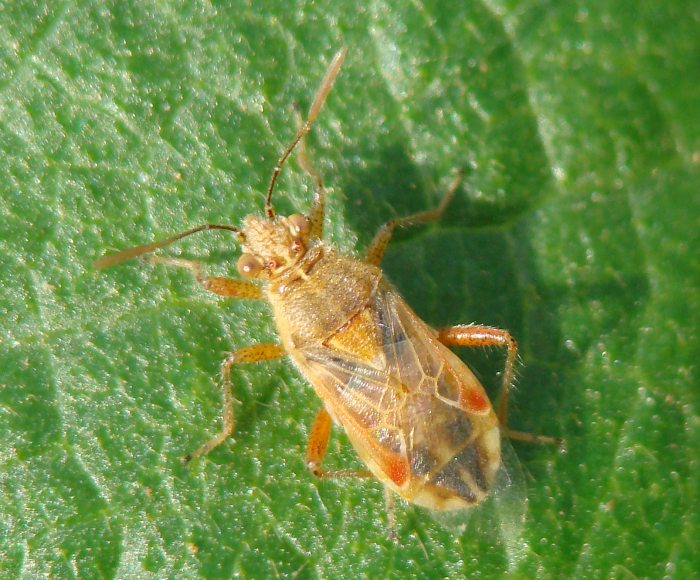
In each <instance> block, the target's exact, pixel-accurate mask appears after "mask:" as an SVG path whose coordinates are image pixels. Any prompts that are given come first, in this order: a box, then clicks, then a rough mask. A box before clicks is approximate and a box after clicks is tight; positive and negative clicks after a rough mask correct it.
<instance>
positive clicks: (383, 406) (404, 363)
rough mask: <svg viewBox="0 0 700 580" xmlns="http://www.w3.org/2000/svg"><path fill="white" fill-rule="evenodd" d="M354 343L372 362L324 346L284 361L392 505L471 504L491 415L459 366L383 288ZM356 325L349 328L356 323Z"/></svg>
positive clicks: (487, 452) (484, 484)
mask: <svg viewBox="0 0 700 580" xmlns="http://www.w3.org/2000/svg"><path fill="white" fill-rule="evenodd" d="M367 312H369V313H370V314H371V317H367V316H364V317H363V318H362V321H363V322H361V323H360V322H357V324H365V325H371V326H372V328H366V329H362V328H360V329H359V330H361V331H362V332H361V335H362V336H374V337H375V338H376V339H377V341H378V342H379V345H378V348H377V349H376V350H375V351H374V354H373V356H372V357H367V356H366V355H365V353H366V352H367V349H366V348H364V349H363V350H362V351H361V352H362V353H363V354H362V355H360V354H359V353H358V354H357V355H355V354H353V353H352V352H350V351H349V350H347V349H345V350H342V351H341V350H338V349H336V348H332V347H330V346H327V345H317V346H313V347H306V348H304V349H302V350H299V351H296V352H295V353H293V356H294V359H295V361H296V362H297V364H298V365H299V366H300V367H301V369H302V371H303V372H304V373H305V374H307V375H309V377H310V378H311V379H312V380H311V383H312V384H313V385H314V387H315V389H316V390H317V392H318V394H319V396H320V397H321V399H322V400H323V401H324V402H325V404H326V408H327V409H328V411H329V412H330V414H331V416H333V418H334V420H335V421H337V422H338V423H340V424H341V425H342V426H343V427H344V429H345V430H346V432H347V434H348V436H349V438H350V440H351V442H352V443H353V445H354V447H355V448H356V449H357V451H358V453H359V454H360V456H361V458H362V459H363V460H364V461H365V462H366V463H367V465H368V466H369V468H370V469H371V470H372V471H373V472H374V473H375V475H376V476H377V477H378V478H379V479H380V480H381V481H382V482H384V483H385V484H386V485H389V486H390V487H392V489H394V490H395V491H396V492H397V493H399V495H401V496H402V497H404V498H406V499H408V500H410V501H413V502H415V503H418V504H419V505H424V506H426V507H430V508H432V509H439V510H443V509H455V508H458V507H467V506H468V505H473V504H475V503H478V502H480V501H481V500H482V499H483V498H484V497H485V495H486V494H487V492H488V490H489V487H490V484H491V482H492V480H493V479H494V476H495V474H496V471H497V470H498V467H499V465H500V435H499V432H498V431H499V430H498V422H497V419H496V417H495V415H494V414H493V411H492V409H491V407H490V405H488V403H486V406H485V407H482V408H478V409H474V408H470V407H469V405H468V403H467V402H468V401H469V400H474V399H475V397H474V396H473V395H474V393H476V398H477V399H478V400H481V401H488V399H487V398H486V395H485V393H484V392H483V388H482V387H481V385H480V384H479V382H478V380H477V379H476V377H474V375H473V373H472V372H471V371H470V370H469V369H468V368H467V366H466V365H465V364H464V363H463V362H462V361H461V360H460V359H459V358H458V357H457V356H456V355H454V354H453V353H452V352H451V351H450V350H449V349H448V348H446V347H445V346H444V345H442V344H441V343H440V342H439V341H438V340H437V338H436V336H435V333H434V331H432V330H431V329H430V328H429V327H428V326H427V325H426V324H425V323H424V322H422V321H421V320H420V319H419V318H418V317H417V316H416V315H415V314H414V313H413V312H412V311H411V310H410V308H409V307H408V306H407V305H406V304H405V302H404V301H403V300H402V299H401V298H400V296H398V294H396V293H395V292H394V291H392V290H391V289H390V288H388V287H385V286H380V288H379V289H378V290H377V292H376V294H375V295H374V297H373V300H372V302H371V303H370V304H368V305H367ZM358 320H359V318H358Z"/></svg>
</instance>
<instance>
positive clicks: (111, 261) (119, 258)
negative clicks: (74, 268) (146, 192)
mask: <svg viewBox="0 0 700 580" xmlns="http://www.w3.org/2000/svg"><path fill="white" fill-rule="evenodd" d="M202 230H227V231H229V232H234V233H235V234H236V235H237V236H238V239H239V240H240V241H241V242H242V241H244V238H243V232H242V231H241V228H239V227H236V226H221V225H218V224H202V225H201V226H197V227H196V228H192V229H191V230H187V231H186V232H181V233H179V234H177V235H174V236H172V237H170V238H168V239H167V240H162V241H160V242H151V243H150V244H143V245H142V246H136V247H135V248H127V249H126V250H122V251H121V252H115V253H114V254H107V255H106V256H102V257H101V258H100V259H99V260H96V261H95V262H94V263H93V264H92V265H93V267H95V268H109V267H110V266H114V265H115V264H120V263H121V262H124V261H126V260H130V259H131V258H137V257H138V256H142V255H143V254H149V253H151V252H155V251H156V250H159V249H160V248H164V247H165V246H169V245H170V244H172V243H173V242H177V241H178V240H181V239H182V238H186V237H187V236H191V235H192V234H196V233H197V232H201V231H202Z"/></svg>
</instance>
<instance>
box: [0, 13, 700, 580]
mask: <svg viewBox="0 0 700 580" xmlns="http://www.w3.org/2000/svg"><path fill="white" fill-rule="evenodd" d="M346 4H347V3H344V2H334V3H331V2H320V3H318V2H317V3H313V4H312V3H300V2H291V3H287V4H281V3H272V2H257V3H255V5H252V4H244V3H227V4H221V5H219V4H218V3H215V4H211V3H200V2H164V1H161V2H121V3H108V4H100V3H90V2H72V3H46V4H42V3H39V2H33V1H29V0H28V1H25V2H21V1H18V2H11V3H5V4H3V6H2V8H1V9H0V31H2V34H0V150H1V152H2V154H1V155H0V192H1V198H0V224H1V225H0V267H1V271H2V275H3V283H2V286H1V287H0V315H1V316H0V356H1V357H2V359H1V364H0V440H1V441H2V444H1V446H0V575H1V576H3V577H11V576H22V577H38V576H49V575H50V576H55V577H70V576H73V577H94V576H104V577H144V576H149V575H151V576H157V577H167V576H175V575H181V576H206V577H217V576H222V577H227V576H231V575H233V574H240V575H244V576H246V577H272V576H276V575H279V576H285V577H288V576H295V575H298V576H301V577H338V578H344V577H392V576H395V577H407V576H416V577H459V576H471V575H476V574H482V575H483V576H485V577H497V576H501V575H503V574H511V575H514V576H517V577H534V576H538V577H615V578H619V577H662V576H668V577H678V578H682V577H688V576H690V575H692V574H693V573H694V572H696V571H697V570H698V569H699V568H700V561H699V559H698V555H697V554H698V552H697V549H696V542H697V537H698V535H699V534H700V521H699V518H700V516H699V515H698V514H699V513H700V510H699V509H698V482H700V463H699V462H698V452H699V451H700V419H699V415H698V405H699V404H700V396H699V395H700V391H699V390H698V385H699V384H700V373H699V372H698V360H699V356H698V355H699V354H700V348H699V347H700V345H699V339H698V329H699V328H700V284H699V281H700V257H699V256H700V244H699V243H698V242H699V237H700V234H699V232H700V228H698V224H699V223H700V196H699V195H698V192H697V189H698V185H697V184H698V183H700V107H698V98H697V90H698V89H697V87H698V83H699V82H700V78H699V74H698V71H699V69H698V67H697V64H698V58H699V57H700V36H699V35H698V34H697V28H698V20H700V8H698V5H697V3H672V2H670V3H659V2H651V1H648V2H637V3H635V4H634V6H632V5H631V4H630V3H628V2H616V1H613V2H595V3H590V2H589V3H584V4H585V7H584V6H583V4H581V3H578V4H575V3H567V2H551V3H541V2H508V1H502V0H496V2H491V3H488V4H485V5H482V4H478V3H471V2H470V3H466V2H465V3H461V4H454V5H450V6H448V4H447V3H438V2H433V3H412V4H405V3H399V2H395V3H381V2H374V3H369V4H368V5H357V4H356V3H352V4H347V5H346ZM341 46H347V47H348V49H349V52H348V58H347V61H346V64H345V65H344V67H343V69H342V72H341V75H340V77H339V79H338V81H337V83H336V86H335V88H334V90H333V92H332V93H331V95H330V96H329V98H328V101H327V103H326V106H325V108H324V110H323V112H322V114H321V117H320V118H319V120H318V122H317V124H316V126H315V128H314V131H313V132H312V135H311V136H310V138H309V140H308V144H307V148H308V152H309V155H310V156H311V157H312V158H313V159H314V162H315V164H316V166H317V167H318V169H319V171H320V173H321V174H322V175H323V176H324V179H325V182H326V183H327V185H328V186H329V188H330V195H329V200H328V205H329V207H328V213H327V216H328V222H327V231H328V238H329V240H330V241H332V243H334V244H335V245H336V246H337V247H339V248H340V249H342V250H343V251H345V252H348V253H357V255H360V252H361V251H362V249H363V248H364V247H365V246H366V244H367V243H368V242H369V241H370V240H371V238H372V236H373V234H374V232H375V231H376V229H377V228H378V227H379V225H380V224H381V223H382V222H384V221H386V220H387V219H390V218H392V217H396V216H399V215H406V214H409V213H412V212H416V211H421V210H425V209H428V208H430V207H433V206H434V205H435V204H436V203H437V202H438V200H439V199H440V194H441V191H443V190H444V188H445V187H446V186H447V183H448V182H449V179H450V176H451V175H452V172H453V171H454V170H456V169H460V168H462V169H467V178H466V182H465V185H464V187H463V188H462V189H461V190H460V191H459V192H458V194H457V196H456V199H455V200H454V201H453V202H452V204H451V205H450V207H449V210H448V212H447V214H448V215H446V216H445V217H444V219H443V220H442V221H441V222H439V223H435V224H430V225H428V226H425V227H419V228H413V229H411V230H407V231H402V232H399V233H397V235H396V236H395V240H394V242H393V244H392V246H391V247H390V249H389V251H388V253H387V256H386V259H385V262H384V266H385V270H386V272H387V275H388V276H389V278H390V279H391V280H392V281H393V283H394V284H395V285H396V287H397V288H398V289H399V290H400V291H401V293H402V294H403V295H404V296H405V298H406V299H407V301H408V302H409V304H411V305H412V306H413V307H414V308H415V309H416V311H417V312H418V313H419V314H420V315H421V316H422V317H423V318H425V320H426V321H427V322H428V323H430V324H432V325H436V326H438V325H445V324H452V323H468V322H478V323H482V324H491V325H494V326H498V327H502V328H507V329H509V330H510V331H511V332H512V333H513V335H514V336H515V337H516V338H517V339H518V341H519V344H520V348H521V351H520V352H521V359H522V365H521V367H520V369H519V370H520V372H519V378H518V385H517V387H518V388H517V392H516V393H515V395H514V397H513V399H514V401H513V405H512V408H511V413H510V417H511V423H512V426H513V427H514V428H516V429H520V430H524V431H530V432H534V433H545V434H550V435H555V436H561V437H563V438H564V439H565V440H566V450H565V451H564V452H560V451H559V450H557V449H556V448H553V447H548V446H533V445H527V444H522V443H515V444H514V447H515V449H516V452H517V454H518V456H519V458H520V462H521V463H522V466H523V468H524V470H525V471H526V473H527V474H528V497H529V508H528V511H529V514H528V520H527V523H526V525H525V528H524V530H523V535H522V538H521V544H522V545H521V547H520V552H519V553H518V556H517V558H515V557H513V554H512V553H510V552H509V551H508V550H504V548H503V547H502V546H501V545H499V544H498V543H497V542H496V543H494V537H497V532H495V531H493V532H492V533H489V532H488V531H487V532H484V533H467V534H465V535H464V536H462V537H458V536H456V535H455V534H454V533H453V532H450V531H448V530H446V529H444V528H443V527H441V526H440V525H439V524H438V523H437V522H435V521H434V520H432V519H431V518H430V517H428V516H427V515H426V513H425V512H423V511H421V510H418V509H416V508H414V507H411V506H407V505H403V504H401V505H399V506H398V509H397V514H396V515H397V524H398V534H399V541H398V543H396V544H394V543H392V542H391V541H390V540H389V539H388V538H387V530H386V525H385V521H386V516H385V513H384V512H385V510H384V502H383V498H382V492H381V488H380V485H379V484H378V483H377V482H375V481H371V480H367V481H365V480H362V481H356V480H343V481H320V482H319V481H315V480H314V479H313V478H312V477H311V476H310V475H309V474H307V472H306V470H305V467H304V459H303V457H304V448H305V443H306V438H307V436H308V432H309V426H310V424H311V422H312V420H313V417H314V415H315V413H316V410H317V408H318V406H319V401H318V400H317V399H316V397H315V395H314V393H313V391H312V389H311V388H310V387H309V385H308V384H307V383H306V382H305V380H304V379H303V377H301V376H300V375H299V373H298V372H297V371H296V370H295V369H294V368H293V367H292V366H291V364H290V363H288V362H284V361H281V362H269V363H262V364H259V365H247V366H241V367H240V368H237V369H235V371H234V383H235V393H234V394H235V397H236V399H237V403H236V413H237V426H236V433H235V441H234V440H231V441H228V442H227V443H226V444H225V445H222V446H221V447H220V448H218V449H216V450H215V451H213V452H212V453H211V454H209V455H208V456H206V457H205V458H202V459H200V460H198V461H196V462H195V464H194V465H193V466H192V467H191V468H185V467H183V466H182V465H181V463H180V458H181V457H182V456H183V455H184V454H185V453H187V452H189V451H192V450H193V449H194V448H196V447H197V446H198V445H199V444H201V443H202V442H203V441H205V440H206V439H207V438H208V437H210V436H211V435H213V434H214V433H215V432H217V430H218V429H219V427H220V420H221V418H220V415H221V402H220V393H219V391H218V388H217V385H218V371H219V365H220V363H221V361H222V360H223V358H224V357H225V354H226V353H227V352H228V351H230V350H232V349H235V348H237V347H240V346H245V345H248V344H253V343H256V342H264V341H275V340H276V332H275V329H274V326H273V320H272V317H271V314H270V312H269V310H268V309H267V307H266V306H265V305H264V304H259V303H255V302H248V301H239V302H230V303H225V302H223V301H221V300H218V299H216V297H213V296H212V295H209V294H207V293H205V292H204V291H203V290H201V289H200V288H199V287H198V286H197V284H196V283H195V282H194V281H193V280H192V279H191V276H189V275H188V273H187V272H180V271H174V270H172V269H166V268H164V267H149V266H145V265H143V264H141V263H139V262H138V261H132V262H127V263H124V264H121V265H119V266H117V267H114V268H112V269H109V270H104V271H96V270H94V269H93V268H92V267H91V263H92V262H93V260H95V259H96V258H97V257H99V256H101V255H103V254H104V253H105V252H107V251H113V250H118V249H123V248H126V247H130V246H134V245H138V244H142V243H145V242H148V241H151V240H153V239H162V238H163V237H165V236H167V235H170V234H173V233H175V232H178V231H182V230H184V229H187V228H189V227H191V226H194V225H197V224H200V223H205V222H214V223H231V224H239V223H240V221H241V219H242V218H243V217H244V216H246V215H247V214H250V213H255V212H260V211H261V210H262V206H263V200H264V191H265V188H266V186H267V182H268V179H269V176H270V173H271V170H272V168H273V166H274V164H275V161H276V159H277V156H278V155H279V154H280V152H281V151H282V150H283V148H284V147H285V145H286V144H287V143H288V142H289V140H290V139H291V137H292V135H293V133H294V127H295V120H294V113H293V106H294V105H295V104H298V105H299V106H301V107H302V108H305V107H307V106H308V105H309V103H310V100H311V98H312V97H313V93H314V91H315V89H316V87H317V86H318V83H319V81H320V78H321V77H322V75H323V72H324V70H325V66H326V64H327V63H328V62H329V60H330V59H331V58H332V55H333V54H334V53H335V51H336V50H337V49H338V48H340V47H341ZM311 191H312V184H311V183H310V180H309V179H308V178H307V177H306V176H305V175H304V172H303V171H302V170H301V169H300V167H299V165H298V163H297V162H296V160H292V161H291V162H290V163H289V165H288V166H287V167H286V169H285V171H284V172H283V174H282V176H281V179H280V182H279V186H278V189H277V193H276V197H275V199H274V202H275V205H276V207H277V208H278V209H279V210H280V212H282V213H287V212H291V211H297V210H298V211H305V210H306V209H307V208H308V206H309V200H310V197H311ZM166 253H170V254H171V255H182V256H185V257H191V258H200V259H202V260H203V261H204V262H205V264H206V268H207V271H209V272H214V273H218V274H220V275H224V274H229V275H235V260H236V259H237V256H238V249H237V247H236V244H235V243H234V240H233V239H232V237H231V236H230V235H228V234H226V233H225V232H222V233H212V234H210V235H199V236H198V237H193V238H190V239H188V240H186V241H183V242H181V243H180V244H178V245H177V246H173V248H172V249H169V250H167V252H166ZM459 354H460V355H461V356H463V357H464V358H465V360H468V361H469V362H470V363H472V364H473V366H474V368H475V369H476V372H477V373H478V375H479V376H480V377H481V378H482V379H483V381H484V383H485V384H486V386H487V388H488V389H490V390H491V392H492V393H494V396H495V389H496V387H497V384H498V376H497V373H498V371H499V370H500V366H501V365H502V363H503V358H502V356H501V353H497V352H495V351H494V352H488V353H485V354H479V353H473V352H466V351H460V353H459ZM328 464H329V466H339V467H356V466H359V465H360V464H359V461H358V460H357V458H356V456H355V453H354V452H353V450H352V449H351V448H350V446H349V444H348V441H347V438H346V437H345V436H344V435H343V434H340V433H337V432H335V433H334V438H333V439H332V442H331V446H330V452H329V458H328Z"/></svg>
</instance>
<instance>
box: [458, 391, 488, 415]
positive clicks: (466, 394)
mask: <svg viewBox="0 0 700 580" xmlns="http://www.w3.org/2000/svg"><path fill="white" fill-rule="evenodd" d="M459 405H460V406H461V407H462V408H463V409H466V410H467V411H469V412H471V413H476V414H477V415H485V414H486V413H488V412H489V410H490V409H491V403H490V402H489V400H488V397H487V396H486V395H485V394H484V393H483V392H481V391H480V390H479V389H474V388H471V389H469V388H465V387H462V388H461V389H460V390H459Z"/></svg>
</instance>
